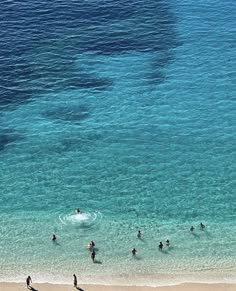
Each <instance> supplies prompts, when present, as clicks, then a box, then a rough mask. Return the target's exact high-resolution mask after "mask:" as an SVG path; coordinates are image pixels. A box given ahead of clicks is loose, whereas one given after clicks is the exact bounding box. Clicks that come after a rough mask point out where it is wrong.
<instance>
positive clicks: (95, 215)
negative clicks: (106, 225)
mask: <svg viewBox="0 0 236 291" xmlns="http://www.w3.org/2000/svg"><path fill="white" fill-rule="evenodd" d="M101 218H102V214H101V213H100V212H98V211H93V212H87V213H86V212H85V213H78V214H66V215H65V214H61V215H59V219H60V222H61V223H62V224H64V225H70V224H73V225H80V226H81V227H82V226H86V227H90V226H92V225H94V224H96V223H98V222H99V221H100V220H101Z"/></svg>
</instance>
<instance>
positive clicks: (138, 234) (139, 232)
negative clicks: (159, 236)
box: [137, 230, 142, 238]
mask: <svg viewBox="0 0 236 291" xmlns="http://www.w3.org/2000/svg"><path fill="white" fill-rule="evenodd" d="M141 236H142V233H141V230H138V233H137V237H138V238H140V237H141Z"/></svg>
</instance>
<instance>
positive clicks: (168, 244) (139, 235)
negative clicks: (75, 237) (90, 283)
mask: <svg viewBox="0 0 236 291" xmlns="http://www.w3.org/2000/svg"><path fill="white" fill-rule="evenodd" d="M75 213H76V214H81V211H80V209H79V208H77V209H75ZM199 225H200V228H201V230H203V229H204V228H205V225H204V224H203V223H202V222H200V224H199ZM194 229H195V228H194V226H193V225H192V226H191V227H190V229H189V230H190V231H191V232H192V231H194ZM137 237H138V238H141V237H142V232H141V230H138V232H137ZM56 239H57V238H56V235H55V234H52V236H51V240H52V241H55V240H56ZM166 246H167V247H169V246H170V240H169V239H167V240H166ZM94 247H95V243H94V241H92V240H91V241H90V242H89V243H88V245H87V248H88V249H89V250H90V251H91V259H92V262H93V263H94V262H95V256H96V252H95V250H94ZM163 247H164V244H163V242H162V241H160V243H159V245H158V248H159V250H162V249H163ZM131 253H132V255H136V253H137V249H136V248H132V250H131Z"/></svg>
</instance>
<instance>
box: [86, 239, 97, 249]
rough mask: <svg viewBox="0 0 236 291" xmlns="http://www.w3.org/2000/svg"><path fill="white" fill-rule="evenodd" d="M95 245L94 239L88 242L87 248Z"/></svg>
mask: <svg viewBox="0 0 236 291" xmlns="http://www.w3.org/2000/svg"><path fill="white" fill-rule="evenodd" d="M94 247H95V242H94V241H93V240H91V242H90V243H89V244H88V246H87V248H88V249H92V248H94Z"/></svg>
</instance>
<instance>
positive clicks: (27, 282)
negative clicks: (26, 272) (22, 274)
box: [26, 276, 32, 289]
mask: <svg viewBox="0 0 236 291" xmlns="http://www.w3.org/2000/svg"><path fill="white" fill-rule="evenodd" d="M30 283H32V279H31V277H30V276H28V277H27V278H26V287H27V288H28V289H31V287H30Z"/></svg>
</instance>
